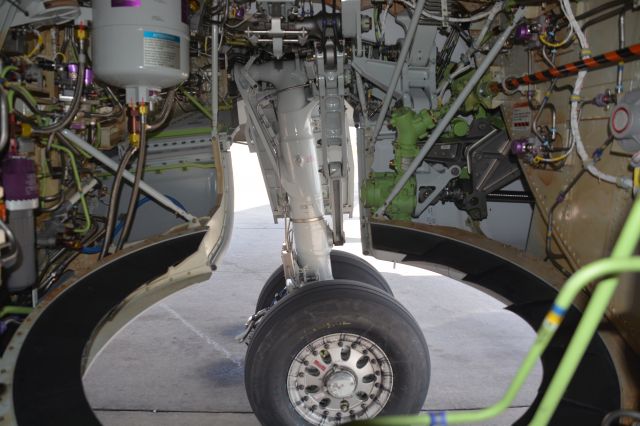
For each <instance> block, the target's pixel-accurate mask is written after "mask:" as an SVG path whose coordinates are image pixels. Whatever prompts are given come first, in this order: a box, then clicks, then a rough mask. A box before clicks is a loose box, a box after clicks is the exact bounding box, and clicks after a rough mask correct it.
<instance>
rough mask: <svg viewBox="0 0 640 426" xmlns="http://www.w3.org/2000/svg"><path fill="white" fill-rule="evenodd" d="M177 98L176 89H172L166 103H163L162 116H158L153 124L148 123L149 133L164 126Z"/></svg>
mask: <svg viewBox="0 0 640 426" xmlns="http://www.w3.org/2000/svg"><path fill="white" fill-rule="evenodd" d="M175 99H176V91H175V89H173V90H170V91H169V92H168V93H167V97H166V98H165V100H164V105H162V111H160V116H159V117H158V119H157V120H156V122H155V123H152V124H147V128H146V130H147V132H148V133H151V132H155V131H156V130H158V129H159V128H160V127H162V125H163V124H164V123H165V122H166V121H167V118H169V115H170V114H171V109H172V107H173V103H174V101H175Z"/></svg>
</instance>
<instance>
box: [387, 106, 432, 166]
mask: <svg viewBox="0 0 640 426" xmlns="http://www.w3.org/2000/svg"><path fill="white" fill-rule="evenodd" d="M391 124H392V125H393V126H394V127H395V128H396V129H398V134H397V137H396V142H395V165H396V170H397V171H398V172H399V173H400V172H402V171H403V170H404V169H405V168H406V166H408V165H409V164H410V163H411V161H412V160H413V159H414V158H415V157H416V155H418V152H419V151H420V150H419V149H418V145H417V142H418V138H419V137H420V136H421V135H422V134H424V133H425V132H426V131H427V130H431V129H433V128H434V127H435V126H436V123H435V120H434V118H433V116H432V114H431V112H430V111H428V110H426V109H425V110H422V111H420V112H419V113H417V114H416V113H415V112H414V111H413V110H411V109H409V108H398V109H396V110H395V111H394V112H393V114H392V116H391Z"/></svg>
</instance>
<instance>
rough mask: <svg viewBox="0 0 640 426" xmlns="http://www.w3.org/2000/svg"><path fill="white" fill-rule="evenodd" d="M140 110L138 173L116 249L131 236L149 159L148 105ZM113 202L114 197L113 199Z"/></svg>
mask: <svg viewBox="0 0 640 426" xmlns="http://www.w3.org/2000/svg"><path fill="white" fill-rule="evenodd" d="M138 110H139V111H140V142H139V147H138V163H137V165H136V174H135V179H134V181H133V184H132V185H131V198H130V199H129V208H128V209H127V215H126V217H125V220H124V225H123V227H122V234H120V239H119V240H118V244H117V245H116V251H117V250H120V249H121V248H122V247H123V246H124V243H125V242H126V241H127V239H128V238H129V233H130V232H131V227H132V226H133V219H134V218H135V215H136V210H137V209H136V205H137V203H138V196H139V195H140V182H142V175H143V174H144V164H145V162H146V161H147V129H146V126H147V106H146V105H145V104H141V105H140V106H139V107H138ZM111 202H113V199H112V200H111ZM109 207H111V206H109Z"/></svg>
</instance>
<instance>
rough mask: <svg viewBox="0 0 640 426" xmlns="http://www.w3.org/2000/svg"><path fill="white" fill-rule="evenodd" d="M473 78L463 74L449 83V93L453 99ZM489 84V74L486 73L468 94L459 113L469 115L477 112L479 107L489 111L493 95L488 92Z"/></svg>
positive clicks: (468, 74)
mask: <svg viewBox="0 0 640 426" xmlns="http://www.w3.org/2000/svg"><path fill="white" fill-rule="evenodd" d="M471 77H473V73H465V74H463V75H461V76H460V77H458V78H456V79H455V80H453V81H452V82H451V92H452V95H453V97H456V96H458V94H459V93H460V92H461V91H462V89H464V87H465V86H466V85H467V82H468V81H469V80H470V79H471ZM490 84H491V74H490V73H486V74H485V75H483V76H482V78H481V79H480V82H479V83H478V85H477V86H476V87H475V89H474V90H473V91H472V92H471V94H469V96H468V97H467V99H466V100H465V102H464V104H462V107H461V108H460V112H461V113H463V114H470V113H475V112H478V111H479V109H480V108H481V107H484V108H486V109H491V103H492V101H493V98H494V96H495V95H493V92H492V91H491V90H489V85H490Z"/></svg>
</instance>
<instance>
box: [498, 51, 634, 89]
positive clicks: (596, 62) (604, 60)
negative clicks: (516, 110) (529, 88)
mask: <svg viewBox="0 0 640 426" xmlns="http://www.w3.org/2000/svg"><path fill="white" fill-rule="evenodd" d="M638 56H640V43H638V44H634V45H631V46H629V47H625V48H624V49H619V50H613V51H611V52H607V53H603V54H602V55H598V56H594V57H592V58H586V59H583V60H582V61H576V62H571V63H569V64H565V65H561V66H559V67H556V68H549V69H547V70H545V71H538V72H535V73H533V74H529V75H525V76H523V77H520V78H508V79H506V80H505V81H504V87H506V88H507V89H509V90H515V89H517V88H518V87H520V86H521V85H523V84H538V83H544V82H545V81H549V80H552V79H554V78H560V77H568V76H570V75H574V74H577V73H578V71H581V70H584V69H586V70H594V69H597V68H602V67H607V66H610V65H616V64H618V63H619V62H623V61H630V60H633V59H637V58H638Z"/></svg>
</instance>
